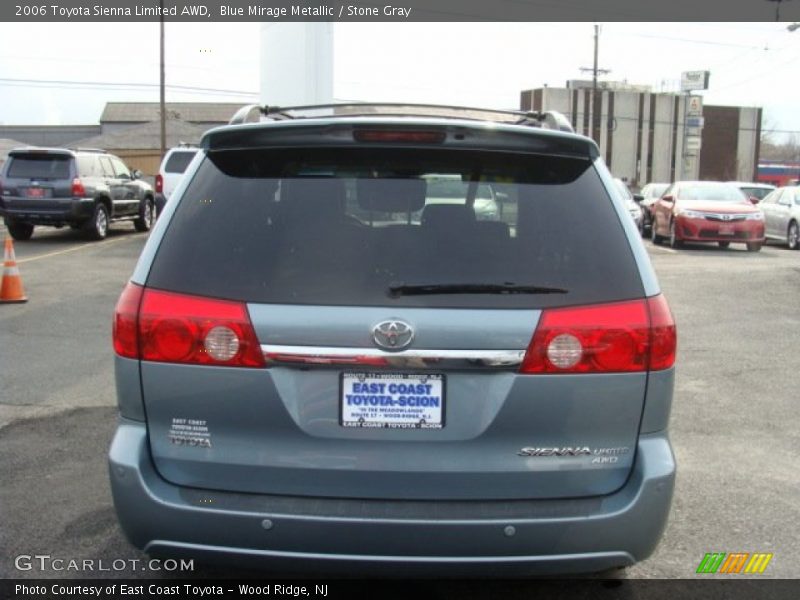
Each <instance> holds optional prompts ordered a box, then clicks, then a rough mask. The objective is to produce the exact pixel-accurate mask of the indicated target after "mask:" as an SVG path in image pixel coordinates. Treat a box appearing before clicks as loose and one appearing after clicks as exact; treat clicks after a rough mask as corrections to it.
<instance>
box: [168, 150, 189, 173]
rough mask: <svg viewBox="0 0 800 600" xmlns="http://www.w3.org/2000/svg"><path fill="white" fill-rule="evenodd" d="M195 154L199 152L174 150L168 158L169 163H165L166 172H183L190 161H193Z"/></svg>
mask: <svg viewBox="0 0 800 600" xmlns="http://www.w3.org/2000/svg"><path fill="white" fill-rule="evenodd" d="M195 154H197V151H180V152H173V153H172V154H170V156H169V158H168V159H167V164H165V165H164V172H165V173H183V172H184V171H185V170H186V167H188V166H189V163H190V162H192V159H193V158H194V155H195Z"/></svg>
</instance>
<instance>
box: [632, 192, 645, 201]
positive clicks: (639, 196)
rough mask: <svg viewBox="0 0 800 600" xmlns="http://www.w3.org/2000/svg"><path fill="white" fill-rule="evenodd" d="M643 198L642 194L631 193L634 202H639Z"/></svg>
mask: <svg viewBox="0 0 800 600" xmlns="http://www.w3.org/2000/svg"><path fill="white" fill-rule="evenodd" d="M643 200H644V196H642V195H641V194H634V195H633V201H634V202H637V203H641V202H642V201H643Z"/></svg>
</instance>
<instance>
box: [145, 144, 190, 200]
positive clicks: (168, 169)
mask: <svg viewBox="0 0 800 600" xmlns="http://www.w3.org/2000/svg"><path fill="white" fill-rule="evenodd" d="M197 150H198V149H197V147H195V146H190V145H188V144H181V145H178V146H176V147H175V148H170V149H169V150H167V153H166V154H165V155H164V160H162V161H161V166H160V167H159V168H158V175H156V184H155V188H156V211H157V213H158V214H161V210H162V209H163V208H164V205H165V204H166V203H167V200H169V197H170V196H171V195H172V190H174V189H175V186H176V185H178V182H179V181H180V180H181V178H182V177H183V173H184V171H186V167H188V166H189V163H190V162H192V159H193V158H194V155H195V154H197Z"/></svg>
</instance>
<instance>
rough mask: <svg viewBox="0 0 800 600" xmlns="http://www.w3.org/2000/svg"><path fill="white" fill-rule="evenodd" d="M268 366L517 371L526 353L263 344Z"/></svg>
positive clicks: (522, 351)
mask: <svg viewBox="0 0 800 600" xmlns="http://www.w3.org/2000/svg"><path fill="white" fill-rule="evenodd" d="M261 351H262V352H263V353H264V358H265V360H266V361H267V366H273V365H282V366H303V367H341V366H356V367H370V368H404V369H427V368H430V367H435V368H436V369H493V370H517V368H519V366H520V365H521V364H522V359H523V358H524V357H525V350H416V349H415V350H405V351H402V352H385V351H384V350H380V349H378V348H338V347H322V346H280V345H273V344H262V345H261Z"/></svg>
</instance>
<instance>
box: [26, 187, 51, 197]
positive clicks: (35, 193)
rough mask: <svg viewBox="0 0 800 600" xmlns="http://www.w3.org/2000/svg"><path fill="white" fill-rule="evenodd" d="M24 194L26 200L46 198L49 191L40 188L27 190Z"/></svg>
mask: <svg viewBox="0 0 800 600" xmlns="http://www.w3.org/2000/svg"><path fill="white" fill-rule="evenodd" d="M24 192H25V197H26V198H44V197H45V196H47V190H45V189H44V188H39V187H29V188H25V190H24Z"/></svg>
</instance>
